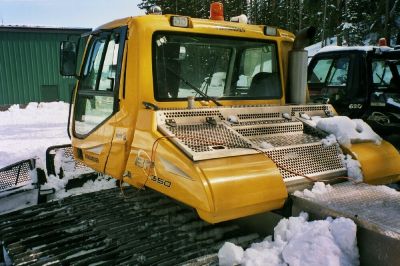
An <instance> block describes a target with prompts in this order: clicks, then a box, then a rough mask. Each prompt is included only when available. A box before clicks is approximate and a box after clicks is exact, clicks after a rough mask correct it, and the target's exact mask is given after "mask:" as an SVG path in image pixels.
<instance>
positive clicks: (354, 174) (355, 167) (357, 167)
mask: <svg viewBox="0 0 400 266" xmlns="http://www.w3.org/2000/svg"><path fill="white" fill-rule="evenodd" d="M339 156H340V159H341V160H342V162H343V164H344V166H346V168H347V176H348V177H350V178H351V179H353V181H355V182H362V181H363V178H364V177H363V174H362V171H361V164H360V162H359V161H357V160H354V159H353V158H351V156H350V155H348V154H347V155H343V154H340V155H339Z"/></svg>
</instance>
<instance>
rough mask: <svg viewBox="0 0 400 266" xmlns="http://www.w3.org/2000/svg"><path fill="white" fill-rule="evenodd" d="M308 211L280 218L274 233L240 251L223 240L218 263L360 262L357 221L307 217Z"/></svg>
mask: <svg viewBox="0 0 400 266" xmlns="http://www.w3.org/2000/svg"><path fill="white" fill-rule="evenodd" d="M307 220H308V214H307V213H301V214H300V216H299V217H290V218H288V219H286V218H285V219H282V220H281V221H280V222H279V223H278V225H277V226H276V227H275V228H274V236H273V238H272V236H268V237H266V238H265V239H264V241H262V242H260V243H253V244H252V245H251V246H250V247H249V248H248V249H246V250H245V251H243V249H242V248H241V247H238V246H236V245H235V244H232V243H229V242H226V243H225V244H224V245H223V246H222V248H221V249H220V250H219V252H218V259H219V264H220V265H222V266H225V265H226V266H228V265H230V266H231V265H238V264H240V265H249V266H250V265H251V266H256V265H260V266H261V265H263V266H264V265H271V266H272V265H274V266H281V265H307V266H314V265H315V266H320V265H331V266H336V265H337V266H339V265H359V253H358V248H357V238H356V230H357V226H356V224H355V223H354V222H353V221H352V220H350V219H348V218H343V217H340V218H336V219H332V218H327V219H326V220H316V221H307Z"/></svg>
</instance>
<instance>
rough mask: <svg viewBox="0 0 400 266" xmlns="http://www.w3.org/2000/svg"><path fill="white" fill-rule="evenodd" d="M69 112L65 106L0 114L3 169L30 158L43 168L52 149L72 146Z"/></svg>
mask: <svg viewBox="0 0 400 266" xmlns="http://www.w3.org/2000/svg"><path fill="white" fill-rule="evenodd" d="M68 108H69V106H68V104H67V103H64V102H52V103H39V104H38V103H30V104H28V105H27V106H26V108H20V107H19V106H18V105H13V106H11V107H10V108H9V109H8V110H7V111H4V112H0V125H1V127H0V136H1V138H0V168H3V167H5V166H8V165H10V164H13V163H15V162H18V161H22V160H26V159H30V158H37V165H38V166H39V167H41V168H44V166H45V165H46V164H45V158H46V149H47V148H48V147H49V146H52V145H60V144H66V143H70V140H69V138H68V135H67V120H68Z"/></svg>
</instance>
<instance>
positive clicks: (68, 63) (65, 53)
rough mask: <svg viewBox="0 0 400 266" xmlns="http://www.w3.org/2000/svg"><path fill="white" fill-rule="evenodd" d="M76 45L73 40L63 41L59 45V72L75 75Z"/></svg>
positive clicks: (63, 74) (65, 74)
mask: <svg viewBox="0 0 400 266" xmlns="http://www.w3.org/2000/svg"><path fill="white" fill-rule="evenodd" d="M76 59H77V45H76V43H75V42H71V41H63V42H61V45H60V74H61V75H62V76H75V75H76Z"/></svg>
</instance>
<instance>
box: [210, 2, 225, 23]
mask: <svg viewBox="0 0 400 266" xmlns="http://www.w3.org/2000/svg"><path fill="white" fill-rule="evenodd" d="M210 19H212V20H224V6H223V5H222V3H220V2H214V3H211V5H210Z"/></svg>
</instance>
